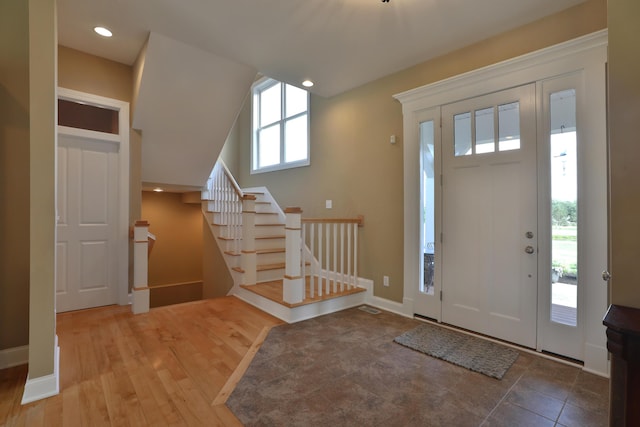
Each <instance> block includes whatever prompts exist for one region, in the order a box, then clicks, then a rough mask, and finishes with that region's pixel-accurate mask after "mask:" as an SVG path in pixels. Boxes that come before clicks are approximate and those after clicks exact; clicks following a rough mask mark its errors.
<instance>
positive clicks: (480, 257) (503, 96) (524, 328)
mask: <svg viewBox="0 0 640 427" xmlns="http://www.w3.org/2000/svg"><path fill="white" fill-rule="evenodd" d="M535 117H536V116H535V85H534V84H530V85H526V86H521V87H518V88H514V89H509V90H505V91H501V92H496V93H493V94H489V95H484V96H481V97H477V98H473V99H470V100H465V101H460V102H456V103H453V104H448V105H445V106H443V107H442V162H443V163H442V173H443V176H442V211H443V218H442V321H443V322H445V323H449V324H452V325H456V326H459V327H462V328H466V329H471V330H474V331H477V332H480V333H482V334H486V335H490V336H493V337H497V338H500V339H504V340H507V341H510V342H514V343H517V344H521V345H524V346H527V347H532V348H535V347H536V315H537V304H536V299H537V195H538V193H537V175H536V119H535Z"/></svg>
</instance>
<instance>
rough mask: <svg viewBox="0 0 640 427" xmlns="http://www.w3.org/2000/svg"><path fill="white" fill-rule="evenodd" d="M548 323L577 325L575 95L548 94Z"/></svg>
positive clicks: (572, 91)
mask: <svg viewBox="0 0 640 427" xmlns="http://www.w3.org/2000/svg"><path fill="white" fill-rule="evenodd" d="M550 114H551V121H550V123H551V135H550V136H551V139H550V141H551V150H550V151H551V321H552V322H556V323H562V324H565V325H569V326H576V325H577V307H578V206H577V200H578V189H577V178H578V175H577V156H576V151H577V137H576V93H575V90H573V89H571V90H566V91H562V92H556V93H552V94H551V98H550Z"/></svg>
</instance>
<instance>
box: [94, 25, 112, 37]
mask: <svg viewBox="0 0 640 427" xmlns="http://www.w3.org/2000/svg"><path fill="white" fill-rule="evenodd" d="M93 31H95V32H96V33H98V34H100V35H101V36H102V37H111V36H112V35H113V33H112V32H111V31H109V29H107V28H105V27H95V28H94V29H93Z"/></svg>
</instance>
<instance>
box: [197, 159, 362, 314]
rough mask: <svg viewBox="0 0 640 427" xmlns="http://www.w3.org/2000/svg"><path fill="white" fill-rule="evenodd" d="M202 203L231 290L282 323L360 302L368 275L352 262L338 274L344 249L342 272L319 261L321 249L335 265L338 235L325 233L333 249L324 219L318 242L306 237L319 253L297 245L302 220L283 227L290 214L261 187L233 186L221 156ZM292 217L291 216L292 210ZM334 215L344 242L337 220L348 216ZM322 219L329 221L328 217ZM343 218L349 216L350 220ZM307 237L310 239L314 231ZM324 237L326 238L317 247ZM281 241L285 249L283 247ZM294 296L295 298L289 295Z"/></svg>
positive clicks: (303, 231)
mask: <svg viewBox="0 0 640 427" xmlns="http://www.w3.org/2000/svg"><path fill="white" fill-rule="evenodd" d="M202 207H203V213H204V215H205V217H206V218H207V223H208V224H209V227H210V229H211V232H212V233H213V236H214V237H215V240H216V242H217V243H218V247H219V248H220V251H221V252H222V253H223V254H224V259H225V263H226V265H227V268H228V269H229V271H230V272H231V275H232V277H233V282H234V286H233V288H232V289H231V290H230V292H229V294H230V295H235V296H237V297H239V298H241V299H243V300H245V301H246V302H248V303H250V304H252V305H254V306H256V307H258V308H260V309H262V310H263V311H266V312H268V313H270V314H272V315H274V316H276V317H278V318H280V319H282V320H284V321H286V322H288V323H293V322H297V321H300V320H305V319H308V318H312V317H316V316H320V315H323V314H327V313H331V312H335V311H339V310H343V309H345V308H349V307H353V306H356V305H360V304H364V303H365V301H366V300H367V299H368V297H370V296H371V292H372V285H373V284H372V282H371V281H369V280H366V279H362V278H358V277H357V275H356V270H355V268H354V269H353V271H351V270H349V272H348V273H349V274H346V273H345V271H346V270H344V264H345V262H347V261H345V259H346V258H347V256H346V255H344V256H343V258H344V259H343V260H342V267H343V269H342V271H340V272H338V271H331V270H330V269H329V268H326V267H324V268H323V267H322V265H323V264H322V260H321V259H322V255H323V254H326V255H325V259H326V260H327V262H328V261H329V260H330V258H331V256H333V261H334V263H333V265H334V267H335V266H337V265H339V264H340V262H339V261H338V253H342V252H340V251H341V249H339V248H338V246H337V245H338V242H339V240H340V239H339V238H334V239H333V240H331V242H332V244H333V248H330V245H329V242H330V241H329V233H330V225H326V231H325V235H324V237H322V234H320V238H318V239H315V241H317V242H318V243H317V245H315V244H312V246H313V247H314V248H315V247H316V246H318V247H319V248H320V256H319V257H320V260H318V258H317V257H316V256H315V255H314V254H313V251H312V249H310V248H309V247H308V246H307V245H301V242H302V241H306V240H307V239H306V238H305V234H304V233H305V230H307V229H308V227H304V226H301V227H300V228H297V227H292V226H290V223H291V217H288V216H289V215H290V214H286V215H285V212H284V211H283V210H282V209H281V208H280V206H279V205H278V204H277V203H276V201H275V200H274V198H273V197H272V196H271V194H270V193H269V191H268V189H266V188H265V187H259V188H248V189H240V188H239V186H238V185H237V183H236V182H235V179H234V178H233V176H232V175H231V173H230V172H229V171H228V169H227V168H226V166H225V165H224V163H223V162H222V161H221V160H219V161H218V163H217V164H216V166H215V168H214V170H213V172H212V174H211V177H210V179H209V182H208V185H207V190H206V191H204V192H203V202H202ZM295 212H298V211H295ZM300 212H301V211H300ZM299 217H300V214H299V215H298V221H299V222H301V221H300V218H299ZM293 218H294V219H293V220H294V221H295V214H294V215H293ZM304 221H306V220H303V221H302V222H304ZM316 221H317V220H316ZM341 221H342V223H343V225H342V227H341V228H338V227H337V226H336V225H334V231H335V230H340V229H342V230H343V232H342V233H343V234H341V236H342V240H343V245H346V243H344V242H345V238H344V236H345V235H346V233H345V232H344V228H343V227H344V222H347V221H348V220H341ZM307 222H313V220H309V221H307ZM321 222H323V223H329V220H322V221H321ZM350 222H353V223H355V222H356V220H353V221H350ZM285 224H287V226H286V227H285ZM354 227H355V228H357V225H356V226H354ZM310 229H311V230H312V231H313V230H316V227H315V226H311V228H310ZM318 229H321V226H318ZM296 230H300V231H302V234H300V231H296ZM320 232H321V233H322V231H320ZM296 233H298V234H296ZM349 236H351V235H349ZM356 236H357V230H356ZM308 238H310V239H311V241H314V238H313V237H311V236H309V237H308ZM287 239H289V240H287ZM325 239H326V242H327V244H326V245H325V247H323V246H322V242H324V241H325ZM348 242H349V247H350V248H351V237H348ZM296 244H297V249H296ZM287 247H289V248H290V252H289V254H287ZM292 250H293V254H292ZM296 253H297V257H296V255H295V254H296ZM354 258H355V256H354ZM292 259H293V260H294V261H292ZM296 260H297V261H296ZM303 261H304V262H303ZM287 263H289V264H287ZM349 263H351V264H354V265H357V261H355V259H354V260H351V255H349V261H348V262H347V264H348V265H351V264H349ZM296 270H297V271H296ZM292 272H294V273H292ZM296 295H299V296H300V297H299V298H297V299H296Z"/></svg>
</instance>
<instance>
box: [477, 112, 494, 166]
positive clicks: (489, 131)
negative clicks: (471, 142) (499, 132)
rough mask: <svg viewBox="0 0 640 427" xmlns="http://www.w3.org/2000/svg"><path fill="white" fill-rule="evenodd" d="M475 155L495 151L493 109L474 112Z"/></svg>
mask: <svg viewBox="0 0 640 427" xmlns="http://www.w3.org/2000/svg"><path fill="white" fill-rule="evenodd" d="M475 115H476V154H482V153H493V152H494V151H495V146H496V142H495V130H494V119H493V107H491V108H484V109H482V110H476V112H475Z"/></svg>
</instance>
